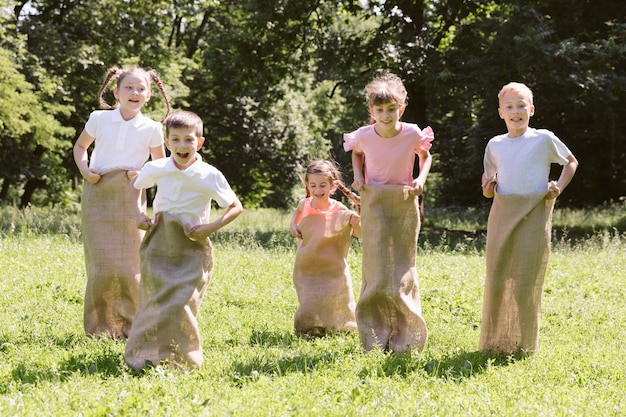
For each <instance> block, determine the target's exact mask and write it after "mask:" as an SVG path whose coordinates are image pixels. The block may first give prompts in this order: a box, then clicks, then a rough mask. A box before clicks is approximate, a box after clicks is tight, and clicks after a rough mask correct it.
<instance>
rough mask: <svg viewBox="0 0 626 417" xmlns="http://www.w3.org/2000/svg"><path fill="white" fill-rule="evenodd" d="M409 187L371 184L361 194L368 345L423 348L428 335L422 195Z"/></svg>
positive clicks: (362, 310)
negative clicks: (421, 265)
mask: <svg viewBox="0 0 626 417" xmlns="http://www.w3.org/2000/svg"><path fill="white" fill-rule="evenodd" d="M408 190H409V188H408V187H404V186H400V185H373V184H368V185H366V186H365V187H364V189H363V191H362V194H361V225H362V227H361V228H362V237H361V241H362V247H363V283H362V287H361V294H360V296H359V301H358V303H357V306H356V319H357V324H358V327H359V336H360V339H361V344H362V345H363V347H364V348H365V349H366V350H370V349H372V348H374V347H376V346H379V347H381V348H383V349H387V350H391V351H394V352H405V351H408V350H412V349H416V350H418V351H421V350H422V349H423V348H424V345H425V344H426V340H427V338H428V330H427V328H426V323H425V322H424V319H423V318H422V306H421V301H420V291H419V283H418V277H417V268H416V264H415V258H416V252H417V236H418V233H419V230H420V220H419V210H418V199H417V197H415V196H412V195H410V194H409V193H408Z"/></svg>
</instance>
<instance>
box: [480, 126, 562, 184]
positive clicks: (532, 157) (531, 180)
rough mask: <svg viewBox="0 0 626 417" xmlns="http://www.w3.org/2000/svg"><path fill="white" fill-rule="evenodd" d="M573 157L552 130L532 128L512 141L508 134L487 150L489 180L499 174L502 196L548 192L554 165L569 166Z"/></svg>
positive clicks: (486, 167)
mask: <svg viewBox="0 0 626 417" xmlns="http://www.w3.org/2000/svg"><path fill="white" fill-rule="evenodd" d="M571 154H572V153H571V152H570V150H569V149H568V148H567V146H565V144H563V142H561V140H559V138H557V137H556V135H555V134H554V133H552V132H551V131H549V130H546V129H533V128H530V127H529V128H528V129H527V130H526V132H525V133H524V134H523V135H522V136H519V137H516V138H510V137H509V135H508V134H507V133H505V134H503V135H498V136H495V137H493V138H492V139H491V140H490V141H489V143H488V144H487V148H486V149H485V158H484V168H485V175H487V177H488V178H491V177H493V176H494V175H497V179H498V188H497V189H498V193H500V194H532V193H536V192H541V191H546V190H547V189H548V181H549V176H550V165H551V164H559V165H565V164H567V162H568V159H567V157H568V156H569V155H571Z"/></svg>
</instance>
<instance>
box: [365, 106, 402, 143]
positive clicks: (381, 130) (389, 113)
mask: <svg viewBox="0 0 626 417" xmlns="http://www.w3.org/2000/svg"><path fill="white" fill-rule="evenodd" d="M404 109H405V107H404V106H401V105H399V104H398V103H395V102H388V103H382V104H374V105H373V106H371V107H370V116H371V117H372V119H373V120H374V121H375V122H376V126H375V129H376V133H378V135H380V136H382V137H384V138H388V137H392V136H395V135H397V134H398V132H399V131H400V117H401V116H402V113H404Z"/></svg>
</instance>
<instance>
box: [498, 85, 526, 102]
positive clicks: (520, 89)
mask: <svg viewBox="0 0 626 417" xmlns="http://www.w3.org/2000/svg"><path fill="white" fill-rule="evenodd" d="M508 91H514V92H516V93H519V94H521V95H523V96H525V97H527V98H528V99H530V104H533V92H532V90H531V89H530V88H528V86H527V85H526V84H523V83H518V82H510V83H508V84H505V85H504V86H503V87H502V88H501V89H500V92H499V93H498V102H500V100H501V99H502V96H503V95H504V94H505V93H507V92H508Z"/></svg>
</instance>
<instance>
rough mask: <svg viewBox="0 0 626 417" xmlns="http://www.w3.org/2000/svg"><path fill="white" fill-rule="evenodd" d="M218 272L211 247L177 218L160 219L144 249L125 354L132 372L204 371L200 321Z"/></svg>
mask: <svg viewBox="0 0 626 417" xmlns="http://www.w3.org/2000/svg"><path fill="white" fill-rule="evenodd" d="M212 271H213V247H212V245H211V241H210V240H209V239H208V238H207V239H206V240H205V241H204V242H196V241H194V240H191V239H189V238H188V237H187V235H186V233H185V229H184V227H183V225H182V224H181V222H180V221H178V219H176V217H174V216H173V215H171V214H168V213H164V212H161V213H157V215H156V216H155V224H154V225H153V226H152V227H151V228H150V230H149V231H148V232H147V233H146V237H145V238H144V241H143V243H142V244H141V274H142V275H141V285H140V294H139V308H138V310H137V315H136V316H135V321H134V322H133V327H132V329H131V332H130V335H129V337H128V341H127V343H126V350H125V352H124V359H125V360H126V362H127V363H128V364H129V365H130V366H131V367H133V368H134V369H136V370H139V369H142V368H144V367H145V366H146V365H147V364H150V363H151V364H153V365H155V366H156V365H159V364H160V363H161V362H163V361H166V362H167V363H168V364H170V365H173V366H181V367H183V368H189V369H191V368H193V367H199V366H200V365H202V361H203V358H202V346H201V341H200V330H199V328H198V321H197V319H196V316H197V314H198V308H199V307H200V303H201V302H202V298H203V297H204V293H205V291H206V288H207V285H208V283H209V280H210V278H211V273H212Z"/></svg>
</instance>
